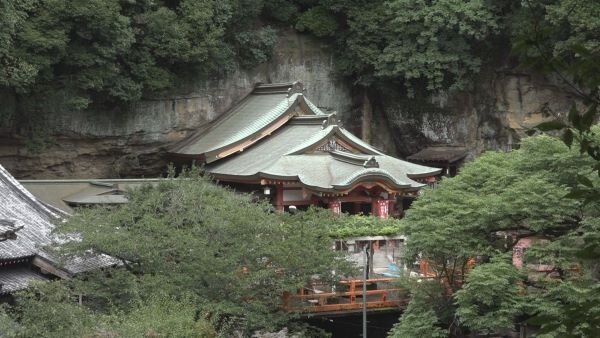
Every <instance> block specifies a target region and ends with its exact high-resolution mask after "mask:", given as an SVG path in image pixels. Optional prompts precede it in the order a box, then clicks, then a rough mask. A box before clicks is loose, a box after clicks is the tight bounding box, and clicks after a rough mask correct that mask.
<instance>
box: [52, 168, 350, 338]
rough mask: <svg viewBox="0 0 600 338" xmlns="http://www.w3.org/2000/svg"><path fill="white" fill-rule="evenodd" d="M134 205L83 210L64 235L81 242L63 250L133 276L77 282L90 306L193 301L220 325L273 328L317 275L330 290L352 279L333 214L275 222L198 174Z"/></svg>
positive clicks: (261, 206)
mask: <svg viewBox="0 0 600 338" xmlns="http://www.w3.org/2000/svg"><path fill="white" fill-rule="evenodd" d="M129 200H130V202H129V203H128V204H127V205H124V206H122V207H118V208H110V209H89V210H81V211H80V212H78V214H77V215H75V216H74V217H72V218H70V220H69V222H68V223H66V224H65V225H61V226H59V227H58V232H59V234H61V235H68V234H69V233H78V234H79V235H80V236H81V241H79V242H71V243H69V244H68V245H66V246H61V247H60V250H61V251H67V252H71V253H79V254H82V253H85V252H86V250H89V249H90V248H92V249H93V250H95V251H96V252H102V253H106V254H109V255H111V256H113V257H117V258H119V259H121V260H122V263H123V265H124V269H125V270H126V271H119V270H118V269H117V270H116V271H108V272H99V273H96V274H94V275H92V276H89V278H86V279H84V280H81V281H75V282H72V283H71V287H72V288H73V289H74V290H76V291H77V292H80V293H83V294H85V295H86V297H87V299H88V301H89V303H90V304H89V307H90V308H92V309H96V310H99V311H107V310H109V309H110V308H113V307H116V308H119V309H123V310H128V309H130V307H131V304H135V303H136V302H137V301H138V299H141V300H146V299H147V298H148V297H149V295H152V294H153V293H155V292H156V290H161V291H162V292H165V293H166V294H168V295H173V296H177V297H179V296H181V294H182V293H188V292H189V293H193V294H194V295H195V296H196V297H197V299H198V300H199V302H200V303H201V306H202V309H203V310H204V311H205V312H207V313H210V314H213V315H214V316H217V317H222V318H243V321H241V322H240V323H241V324H240V325H241V326H242V327H241V329H244V328H245V329H248V330H250V329H258V328H260V329H262V328H266V329H272V328H276V327H278V326H279V325H281V324H283V323H285V322H287V321H288V320H289V319H290V318H293V317H294V316H295V315H294V314H291V313H288V312H286V311H285V310H284V309H282V299H281V297H282V295H283V294H284V293H285V292H292V293H294V292H295V291H296V290H297V289H298V288H301V287H304V286H305V285H306V284H307V283H308V282H310V280H311V278H312V276H314V275H319V276H321V278H322V279H323V280H324V281H327V280H331V279H333V278H334V276H333V274H332V270H335V271H336V274H335V276H338V277H337V278H339V276H343V275H344V274H345V273H346V272H348V271H350V270H351V269H350V267H351V266H350V264H351V263H350V262H348V261H346V260H344V259H341V257H340V256H339V253H336V252H334V251H332V250H331V249H330V248H331V239H330V237H329V234H330V230H329V227H330V226H329V224H331V223H333V222H335V218H334V217H333V216H331V215H330V213H329V212H328V211H327V210H311V211H308V212H303V213H299V214H297V215H290V214H277V213H274V212H273V211H272V210H271V207H270V205H268V204H266V203H256V202H253V201H252V200H251V199H250V198H249V196H246V195H238V194H234V193H232V192H230V191H228V190H226V189H224V188H222V187H219V186H216V185H214V184H213V183H212V182H210V181H209V180H207V179H205V178H202V177H199V175H198V173H197V171H195V170H194V171H192V172H189V173H184V174H183V175H182V177H180V178H178V179H169V180H166V181H163V182H161V183H159V184H158V185H157V186H156V187H151V186H146V187H143V188H140V189H138V190H134V191H131V192H130V195H129Z"/></svg>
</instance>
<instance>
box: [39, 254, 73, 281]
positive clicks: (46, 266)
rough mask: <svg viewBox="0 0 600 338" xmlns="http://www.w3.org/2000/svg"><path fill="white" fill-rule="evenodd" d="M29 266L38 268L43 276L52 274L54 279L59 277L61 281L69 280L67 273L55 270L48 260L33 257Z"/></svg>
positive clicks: (69, 275) (69, 276)
mask: <svg viewBox="0 0 600 338" xmlns="http://www.w3.org/2000/svg"><path fill="white" fill-rule="evenodd" d="M31 264H33V265H34V266H37V267H38V268H40V270H41V271H42V273H44V274H52V275H54V276H56V277H59V278H62V279H67V280H69V279H71V274H69V273H68V272H66V271H65V270H63V269H60V268H57V267H56V266H55V265H53V264H52V263H51V262H50V261H49V260H47V259H45V258H42V257H40V256H35V257H34V258H33V261H32V262H31Z"/></svg>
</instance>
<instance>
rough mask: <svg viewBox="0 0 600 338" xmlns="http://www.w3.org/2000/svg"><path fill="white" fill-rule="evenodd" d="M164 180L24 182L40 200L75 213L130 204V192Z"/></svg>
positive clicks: (22, 182) (64, 210)
mask: <svg viewBox="0 0 600 338" xmlns="http://www.w3.org/2000/svg"><path fill="white" fill-rule="evenodd" d="M160 180H161V179H80V180H22V181H20V183H21V184H22V185H23V186H24V187H25V188H26V189H28V190H29V191H30V192H31V194H33V195H34V196H35V197H36V198H37V199H38V200H39V201H42V202H43V203H45V204H46V205H49V206H52V207H54V208H58V209H60V210H62V211H63V212H66V213H73V207H75V206H78V205H95V204H104V205H107V204H121V203H126V202H127V190H129V189H133V188H137V187H140V186H142V185H144V184H156V183H158V182H159V181H160Z"/></svg>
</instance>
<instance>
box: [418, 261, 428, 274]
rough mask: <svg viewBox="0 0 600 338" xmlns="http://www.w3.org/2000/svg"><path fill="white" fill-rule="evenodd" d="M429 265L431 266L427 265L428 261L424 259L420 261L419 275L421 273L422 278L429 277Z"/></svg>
mask: <svg viewBox="0 0 600 338" xmlns="http://www.w3.org/2000/svg"><path fill="white" fill-rule="evenodd" d="M428 265H429V264H428V263H427V261H426V260H424V259H421V260H420V261H419V273H420V274H421V275H422V276H427V270H429V266H428Z"/></svg>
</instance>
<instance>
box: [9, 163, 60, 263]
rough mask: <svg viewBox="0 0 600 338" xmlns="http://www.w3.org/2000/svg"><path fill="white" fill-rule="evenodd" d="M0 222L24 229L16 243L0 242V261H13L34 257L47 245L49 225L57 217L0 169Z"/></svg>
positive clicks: (57, 216) (52, 226)
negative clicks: (11, 223)
mask: <svg viewBox="0 0 600 338" xmlns="http://www.w3.org/2000/svg"><path fill="white" fill-rule="evenodd" d="M0 219H5V220H11V221H13V222H14V224H15V226H17V227H21V226H23V228H22V229H21V230H19V231H18V233H17V238H16V239H14V240H7V241H2V242H0V259H15V258H21V257H28V256H33V255H35V254H36V253H37V252H38V250H39V247H40V246H44V245H48V244H50V242H51V240H50V232H51V231H52V229H53V228H54V225H53V224H52V222H54V221H58V220H59V219H60V217H59V215H58V214H57V213H55V212H53V211H51V210H50V209H49V208H47V207H46V206H44V205H43V204H42V203H40V202H39V201H38V200H37V199H36V198H35V197H33V195H31V194H30V193H29V192H28V191H27V190H25V188H23V186H22V185H21V184H19V182H17V181H16V180H15V179H14V178H13V177H12V176H11V175H10V174H9V173H8V172H7V171H6V170H5V169H4V168H3V167H2V166H0Z"/></svg>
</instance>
